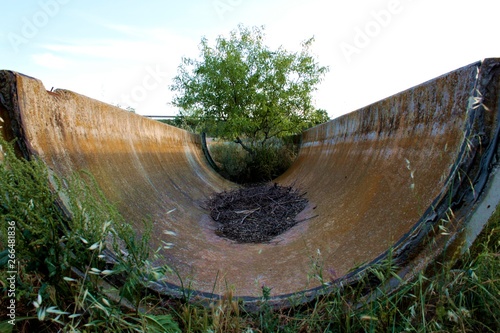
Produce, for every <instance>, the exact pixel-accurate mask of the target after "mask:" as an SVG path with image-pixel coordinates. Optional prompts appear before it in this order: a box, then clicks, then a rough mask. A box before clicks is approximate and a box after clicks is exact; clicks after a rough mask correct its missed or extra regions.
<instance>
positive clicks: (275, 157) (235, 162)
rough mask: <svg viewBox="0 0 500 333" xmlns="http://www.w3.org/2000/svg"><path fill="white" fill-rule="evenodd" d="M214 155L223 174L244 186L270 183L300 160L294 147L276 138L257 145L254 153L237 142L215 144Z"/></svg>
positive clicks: (212, 149) (212, 148) (211, 147)
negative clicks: (296, 160)
mask: <svg viewBox="0 0 500 333" xmlns="http://www.w3.org/2000/svg"><path fill="white" fill-rule="evenodd" d="M210 153H211V155H212V158H213V159H214V160H215V161H216V163H217V164H218V165H219V168H220V169H221V171H220V173H221V174H222V175H223V176H224V177H225V178H227V179H230V180H232V181H234V182H237V183H241V184H247V183H258V182H266V181H270V180H272V179H274V178H276V177H278V176H279V175H281V174H282V173H283V172H285V171H286V170H287V169H288V168H289V167H290V165H291V164H292V163H293V161H294V159H295V157H296V149H295V147H294V146H293V144H285V143H284V142H283V140H278V139H276V138H275V139H274V140H269V141H268V143H267V144H266V145H255V146H253V148H252V152H251V153H250V152H248V151H247V150H245V149H243V148H242V146H241V145H239V144H236V143H234V142H223V143H216V144H213V145H211V146H210Z"/></svg>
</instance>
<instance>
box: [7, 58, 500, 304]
mask: <svg viewBox="0 0 500 333" xmlns="http://www.w3.org/2000/svg"><path fill="white" fill-rule="evenodd" d="M476 67H477V65H471V66H467V67H464V68H462V69H459V70H457V71H454V72H451V73H448V74H446V75H444V76H441V77H439V78H436V79H434V80H431V81H429V82H426V83H424V84H422V85H420V86H417V87H414V88H411V89H409V90H406V91H404V92H401V93H399V94H397V95H394V96H391V97H389V98H387V99H384V100H382V101H379V102H377V103H374V104H372V105H370V106H367V107H365V108H362V109H360V110H357V111H355V112H353V113H350V114H347V115H344V116H342V117H340V118H337V119H335V120H333V121H330V122H328V123H325V124H322V125H320V126H317V127H315V128H312V129H310V130H308V131H306V132H304V133H303V138H302V148H301V151H300V154H299V156H298V158H297V160H296V162H295V163H294V165H293V166H292V167H291V168H290V169H289V170H288V171H287V172H286V173H285V174H284V175H283V176H281V177H279V178H278V179H277V180H276V181H277V182H279V183H282V184H286V185H294V186H295V187H298V188H300V189H301V190H303V191H306V192H307V198H308V199H309V201H310V203H311V205H310V206H309V207H308V208H307V209H306V210H305V211H304V212H303V213H302V215H301V217H302V218H304V219H305V220H306V221H304V222H303V223H301V224H299V225H297V226H296V227H294V228H292V229H291V230H289V231H288V232H287V233H285V234H284V235H281V236H279V237H278V238H277V239H276V240H275V241H272V242H270V243H266V244H236V243H234V242H231V241H229V240H227V239H224V238H220V237H218V236H216V235H215V234H214V232H213V231H214V228H215V227H214V225H213V222H212V221H211V220H210V218H209V217H208V216H207V212H206V211H205V210H204V208H203V204H202V203H203V201H204V200H205V199H206V198H207V197H208V196H210V195H211V194H212V193H213V192H215V191H222V190H227V189H231V188H236V187H237V185H235V184H232V183H230V182H228V181H226V180H224V179H222V178H221V177H220V176H219V175H218V174H216V173H215V172H214V171H213V170H212V169H210V167H209V166H208V164H207V163H206V162H205V160H204V156H203V154H202V152H201V149H200V140H199V138H198V136H196V135H194V134H191V133H188V132H186V131H183V130H180V129H177V128H174V127H171V126H168V125H164V124H161V123H159V122H156V121H153V120H149V119H145V118H143V117H141V116H139V115H136V114H132V113H129V112H126V111H123V110H120V109H118V108H116V107H113V106H110V105H107V104H104V103H101V102H99V101H96V100H93V99H90V98H87V97H85V96H82V95H79V94H76V93H73V92H70V91H66V90H56V91H55V92H53V93H48V92H46V91H45V90H44V89H43V85H42V83H41V82H40V81H38V80H35V79H33V78H29V77H26V76H23V75H20V74H17V73H15V77H16V83H15V85H16V89H17V98H18V102H19V115H20V117H21V118H22V125H21V127H22V130H23V131H24V135H25V137H26V141H27V142H28V143H29V147H30V149H31V151H30V153H31V154H37V155H39V156H41V157H42V158H43V160H44V161H45V162H46V164H47V165H48V166H49V167H51V168H52V169H53V170H55V171H56V172H57V173H58V174H60V175H62V176H65V175H68V174H70V173H71V172H73V171H76V170H81V169H84V170H88V171H90V172H91V173H92V174H93V175H94V176H95V177H96V179H97V181H98V183H99V185H100V187H101V188H102V190H103V191H104V193H105V195H106V196H107V197H108V199H110V200H111V201H112V202H115V203H116V204H117V205H118V208H119V210H120V211H121V213H122V214H123V215H124V216H127V218H128V219H129V221H130V222H131V223H132V224H134V225H136V227H137V228H139V226H140V223H139V222H140V221H141V220H142V219H143V218H144V217H145V216H151V217H152V218H153V220H154V226H155V230H154V232H153V234H154V238H153V240H152V247H154V248H157V247H158V246H159V245H160V244H161V241H162V240H165V241H168V242H173V243H174V246H173V248H171V249H169V250H163V252H162V253H161V254H162V255H163V259H162V261H161V262H158V264H169V265H172V266H174V267H175V269H176V270H177V271H178V272H179V274H180V275H181V276H183V277H184V278H185V279H186V280H190V281H192V283H193V285H194V286H195V288H196V289H197V290H198V291H201V292H206V293H210V292H212V290H213V288H214V283H215V282H216V281H215V279H216V278H217V277H218V279H219V282H221V284H220V285H219V284H217V288H222V286H223V285H225V284H226V283H227V284H229V285H231V286H234V287H235V294H237V295H242V296H255V297H259V296H261V289H260V288H261V286H262V285H263V284H265V285H267V286H269V287H271V288H272V292H273V294H274V295H281V294H289V293H294V292H298V291H301V290H305V289H308V288H313V287H317V286H319V285H320V284H319V282H318V281H315V280H311V279H310V278H309V276H308V273H311V270H312V268H313V266H314V263H315V261H321V263H322V265H323V267H324V269H326V271H327V272H335V274H333V273H332V278H333V275H335V276H342V275H344V274H346V273H347V272H349V271H350V270H351V269H353V268H354V267H356V266H357V265H359V264H361V263H364V262H369V261H371V260H373V259H374V258H375V257H377V256H378V255H380V254H381V253H383V252H384V251H386V250H387V249H388V248H389V247H390V246H392V245H393V244H395V243H396V242H397V241H398V240H399V239H401V237H403V236H404V235H405V234H406V233H408V231H409V230H410V229H411V228H412V227H413V226H414V225H415V224H416V223H417V221H418V220H419V218H420V217H421V216H422V214H423V213H424V211H425V210H426V209H427V208H428V207H429V205H431V203H432V202H433V200H434V199H435V198H436V197H437V196H438V195H439V194H440V191H441V190H442V188H443V186H445V179H446V177H447V175H449V173H450V170H451V168H452V165H453V164H454V163H455V161H456V158H457V154H458V153H459V150H460V147H461V145H462V144H463V140H464V126H465V123H466V120H467V112H468V109H467V106H468V105H469V97H470V92H471V91H473V90H474V87H475V83H476V70H477V69H476ZM9 73H10V72H9ZM0 111H1V116H2V118H4V119H5V118H6V117H7V118H8V115H7V112H6V107H5V106H2V107H1V108H0ZM494 121H495V117H490V118H489V119H488V123H487V126H489V128H490V129H494V127H495V126H494V125H493V124H492V123H493V122H494ZM9 124H10V122H9ZM172 209H175V210H174V211H173V212H171V211H172ZM164 230H170V231H174V232H175V233H176V234H177V236H176V237H175V239H174V240H172V239H171V238H168V236H166V235H165V234H164V233H163V231H164ZM138 232H140V230H138ZM167 282H170V283H173V284H178V281H177V277H175V276H172V277H171V278H169V280H168V281H167Z"/></svg>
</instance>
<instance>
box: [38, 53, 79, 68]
mask: <svg viewBox="0 0 500 333" xmlns="http://www.w3.org/2000/svg"><path fill="white" fill-rule="evenodd" d="M32 59H33V61H34V62H35V63H36V64H38V65H40V66H43V67H47V68H50V69H65V68H68V67H69V66H70V65H71V61H69V60H67V59H66V58H63V57H60V56H56V55H54V54H52V53H38V54H33V55H32Z"/></svg>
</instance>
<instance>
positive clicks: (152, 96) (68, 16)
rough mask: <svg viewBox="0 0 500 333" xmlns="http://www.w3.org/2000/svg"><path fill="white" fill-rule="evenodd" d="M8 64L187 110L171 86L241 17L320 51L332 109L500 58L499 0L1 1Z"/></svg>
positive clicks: (132, 102)
mask: <svg viewBox="0 0 500 333" xmlns="http://www.w3.org/2000/svg"><path fill="white" fill-rule="evenodd" d="M0 4H1V8H2V20H1V21H0V69H9V70H14V71H18V72H21V73H23V74H26V75H29V76H32V77H35V78H37V79H40V80H41V81H42V82H43V83H44V85H45V87H46V89H48V90H50V89H51V88H52V87H54V88H63V89H68V90H72V91H75V92H77V93H80V94H83V95H86V96H89V97H92V98H95V99H98V100H101V101H104V102H107V103H111V104H115V105H116V104H119V105H121V106H122V107H127V106H130V107H133V108H135V109H136V112H137V113H139V114H143V115H175V114H177V109H176V108H174V107H173V106H171V105H169V103H170V101H171V99H172V93H171V92H170V90H169V85H170V84H171V83H172V78H173V77H174V76H175V75H176V73H177V67H178V65H179V64H180V62H181V57H182V56H186V57H191V58H194V57H198V54H199V52H198V44H199V43H200V40H201V38H202V36H206V37H207V38H208V40H209V42H211V43H212V45H213V43H214V42H215V38H216V36H218V35H228V33H229V32H230V31H231V30H233V29H235V28H236V27H237V25H238V23H242V24H244V25H246V26H255V25H257V26H261V25H264V26H265V32H266V36H267V39H266V44H268V45H269V46H271V47H272V48H277V47H278V46H280V45H282V46H283V47H284V48H285V49H288V50H298V49H299V48H300V43H301V41H303V40H306V39H308V38H310V37H312V36H314V37H315V40H316V41H315V43H314V44H313V48H312V51H313V53H314V54H315V55H316V56H317V59H318V61H319V62H320V64H321V65H325V66H328V67H329V68H330V72H329V73H328V74H327V75H326V77H325V79H324V81H323V82H322V83H321V84H320V85H319V87H318V88H319V89H318V91H317V93H316V94H315V105H316V107H317V108H322V109H325V110H327V112H328V114H329V115H330V117H332V118H335V117H337V116H339V115H342V114H345V113H348V112H350V111H354V110H356V109H358V108H360V107H363V106H365V105H367V104H370V103H373V102H375V101H377V100H380V99H382V98H385V97H388V96H390V95H393V94H395V93H397V92H399V91H401V90H404V89H407V88H410V87H412V86H414V85H417V84H419V83H422V82H425V81H427V80H430V79H432V78H434V77H436V76H439V75H441V74H445V73H447V72H449V71H452V70H454V69H457V68H459V67H462V66H465V65H468V64H470V63H472V62H475V61H478V60H481V59H483V58H487V57H500V42H499V35H500V16H499V12H500V11H499V9H500V2H499V1H498V0H471V1H460V0H458V1H443V0H441V1H440V0H371V1H368V0H344V1H324V0H313V1H298V0H289V1H285V0H193V1H179V0H176V1H170V0H167V1H160V0H149V1H148V0H142V1H133V0H122V1H95V0H87V1H82V0H38V1H31V0H25V1H12V0H0Z"/></svg>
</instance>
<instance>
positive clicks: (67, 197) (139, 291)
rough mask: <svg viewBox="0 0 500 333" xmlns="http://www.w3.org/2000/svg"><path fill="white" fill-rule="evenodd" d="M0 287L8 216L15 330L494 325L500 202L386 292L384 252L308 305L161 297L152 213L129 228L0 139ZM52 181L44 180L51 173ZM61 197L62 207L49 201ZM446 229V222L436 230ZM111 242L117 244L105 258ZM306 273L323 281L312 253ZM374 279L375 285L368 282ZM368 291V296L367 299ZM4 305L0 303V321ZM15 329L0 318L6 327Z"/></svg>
mask: <svg viewBox="0 0 500 333" xmlns="http://www.w3.org/2000/svg"><path fill="white" fill-rule="evenodd" d="M0 146H1V147H2V154H3V155H2V156H3V157H2V159H0V188H1V189H2V191H1V193H0V219H1V229H0V288H1V292H2V304H4V302H3V301H4V300H6V299H7V293H6V289H7V286H6V284H5V283H4V281H6V274H7V273H6V272H7V269H6V263H7V258H8V257H7V253H8V252H7V251H6V250H4V249H6V248H7V246H6V244H7V235H6V228H5V227H4V226H5V225H6V223H7V222H9V221H15V222H16V228H17V229H16V260H17V261H18V263H19V264H18V270H17V275H16V278H17V280H16V288H17V289H16V301H17V303H16V304H17V308H16V311H17V318H16V319H17V322H16V326H15V330H17V331H20V332H97V331H102V332H181V331H182V332H248V333H250V332H498V331H500V276H499V274H498V272H499V271H500V252H499V249H500V232H499V230H500V208H497V210H496V212H495V214H493V216H492V217H491V219H490V221H489V224H488V226H487V228H485V230H484V231H483V233H482V234H481V235H480V236H479V237H478V239H477V240H476V242H475V244H474V245H473V246H472V247H471V248H470V250H469V251H468V252H467V253H466V254H464V255H463V256H462V258H461V259H460V260H459V261H458V262H457V263H456V264H455V265H454V266H452V267H450V266H449V265H444V264H443V265H441V266H440V264H439V263H436V266H435V267H434V269H433V270H432V273H430V272H431V271H428V272H427V273H425V274H424V273H421V274H419V275H417V276H416V277H415V279H413V280H412V281H400V282H401V286H400V288H399V289H398V290H397V291H394V292H388V291H387V290H385V289H384V288H383V286H384V282H388V281H390V279H396V278H397V275H396V271H395V267H394V264H393V263H392V262H391V260H390V259H389V260H386V261H385V262H382V263H381V264H379V265H376V266H372V267H370V268H369V269H368V271H367V273H368V274H366V275H365V277H364V278H362V279H361V280H360V281H359V282H358V283H356V284H352V285H344V286H343V287H342V288H334V289H330V290H331V292H330V293H328V294H327V295H326V296H318V297H316V298H315V299H314V300H312V301H311V302H309V303H306V304H297V305H294V306H291V307H289V308H286V309H274V308H273V307H272V306H271V304H270V299H271V297H272V289H270V288H267V287H266V286H263V287H262V297H261V300H260V303H259V305H260V307H259V309H258V311H256V312H253V313H248V312H246V311H245V309H244V307H243V306H242V303H241V302H240V301H239V300H238V299H237V298H236V297H235V296H234V291H233V290H232V289H231V288H229V287H228V288H227V290H226V293H225V294H224V296H223V297H221V298H220V299H218V300H214V301H213V302H212V304H211V305H210V306H202V305H200V304H196V303H194V299H193V298H191V297H190V296H189V295H186V298H185V299H184V300H179V301H173V300H165V299H162V298H159V297H158V296H156V295H152V294H150V293H148V292H147V286H148V284H147V281H148V280H149V281H154V280H156V279H161V278H162V276H163V275H164V274H165V273H166V272H167V271H168V270H169V267H153V265H152V263H151V262H152V261H153V260H154V258H155V255H156V253H155V252H154V251H152V250H151V249H150V248H149V247H148V245H149V237H150V235H151V221H147V220H146V221H144V223H145V227H144V230H145V232H144V233H143V234H142V235H140V236H139V235H137V234H136V233H135V231H134V230H133V229H132V227H131V226H130V224H128V223H127V221H126V219H125V218H124V217H123V216H121V215H120V214H119V213H118V211H117V210H116V208H115V207H114V206H113V205H111V204H110V203H109V202H108V201H107V200H106V199H105V197H104V196H103V195H102V193H101V192H100V191H99V188H98V186H97V184H96V183H95V181H94V180H93V178H92V176H91V175H90V174H88V173H85V172H80V173H78V174H74V175H72V176H71V177H68V178H67V179H58V178H57V177H55V176H54V175H53V174H51V172H50V170H48V169H47V168H46V167H45V166H44V164H43V163H42V162H40V161H38V160H37V159H33V160H32V161H26V160H24V159H20V158H17V157H16V155H15V154H14V151H13V149H12V146H11V145H10V144H8V143H7V142H5V141H4V140H2V139H0ZM49 179H50V180H51V181H50V182H49V181H48V180H49ZM61 198H62V200H64V201H65V202H66V207H68V208H69V210H70V212H69V213H70V215H69V216H68V214H67V212H63V211H61V210H60V209H59V208H57V207H58V206H57V205H55V202H57V201H58V200H61ZM443 232H444V231H443ZM107 249H111V250H112V252H114V253H115V254H116V256H114V257H113V258H111V257H110V256H109V255H108V251H107ZM311 261H312V268H311V270H310V272H304V275H305V276H308V277H309V278H310V279H317V280H319V281H320V282H321V283H322V284H323V285H325V288H326V287H328V288H330V287H331V286H332V276H330V275H331V274H330V273H329V272H326V273H325V272H324V271H323V265H322V261H321V256H320V252H319V251H318V253H317V255H314V256H311ZM373 281H375V282H377V283H373ZM367 291H371V292H372V295H375V296H376V297H371V298H367V297H366V292H367ZM5 310H6V309H5V307H0V318H2V320H4V318H7V317H6V316H5V313H4V311H5ZM13 329H14V328H13V327H12V326H11V325H10V324H8V323H6V322H3V323H0V330H1V331H2V332H4V331H5V332H10V331H12V330H13Z"/></svg>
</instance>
